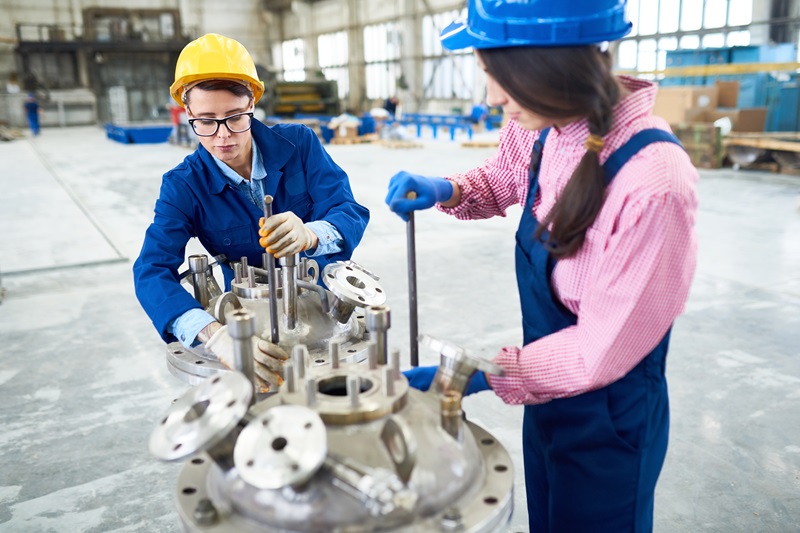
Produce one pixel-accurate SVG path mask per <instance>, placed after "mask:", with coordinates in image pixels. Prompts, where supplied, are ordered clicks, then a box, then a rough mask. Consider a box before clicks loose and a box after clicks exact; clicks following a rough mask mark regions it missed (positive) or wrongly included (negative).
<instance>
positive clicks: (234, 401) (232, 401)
mask: <svg viewBox="0 0 800 533" xmlns="http://www.w3.org/2000/svg"><path fill="white" fill-rule="evenodd" d="M234 405H236V400H231V401H229V402H228V405H227V406H226V407H227V408H228V409H230V408H231V407H233V406H234Z"/></svg>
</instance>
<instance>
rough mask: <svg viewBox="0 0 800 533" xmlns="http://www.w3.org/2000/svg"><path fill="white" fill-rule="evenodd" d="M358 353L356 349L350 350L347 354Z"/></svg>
mask: <svg viewBox="0 0 800 533" xmlns="http://www.w3.org/2000/svg"><path fill="white" fill-rule="evenodd" d="M356 351H357V350H356V349H355V348H350V349H349V350H347V353H356Z"/></svg>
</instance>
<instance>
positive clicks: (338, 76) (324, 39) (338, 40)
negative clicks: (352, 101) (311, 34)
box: [317, 31, 350, 99]
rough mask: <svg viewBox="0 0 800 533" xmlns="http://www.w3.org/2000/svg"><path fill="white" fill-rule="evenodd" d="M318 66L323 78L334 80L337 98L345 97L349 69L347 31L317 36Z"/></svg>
mask: <svg viewBox="0 0 800 533" xmlns="http://www.w3.org/2000/svg"><path fill="white" fill-rule="evenodd" d="M317 50H319V67H320V68H321V69H322V73H323V74H325V79H328V80H333V81H336V85H337V86H338V87H339V98H342V99H344V98H347V95H348V93H349V92H350V70H349V69H348V67H347V63H348V56H347V54H348V48H347V33H346V32H344V31H339V32H336V33H326V34H323V35H320V36H319V38H317Z"/></svg>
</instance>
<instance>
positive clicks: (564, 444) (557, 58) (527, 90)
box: [386, 0, 698, 532]
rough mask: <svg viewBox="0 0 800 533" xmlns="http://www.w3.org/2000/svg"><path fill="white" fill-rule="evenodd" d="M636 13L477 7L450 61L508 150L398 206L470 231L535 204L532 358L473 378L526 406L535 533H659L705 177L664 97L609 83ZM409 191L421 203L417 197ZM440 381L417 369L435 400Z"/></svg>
mask: <svg viewBox="0 0 800 533" xmlns="http://www.w3.org/2000/svg"><path fill="white" fill-rule="evenodd" d="M624 10H625V1H624V0H580V1H577V0H573V1H570V2H552V1H547V2H545V1H539V0H529V1H527V2H512V1H510V0H509V1H499V0H492V1H489V0H470V1H469V2H468V15H467V20H466V21H462V22H456V23H453V24H452V25H450V26H449V27H448V28H447V29H445V31H444V32H443V33H442V42H443V45H444V46H445V47H446V48H449V49H459V48H464V47H469V46H472V47H474V48H475V53H476V56H477V61H478V63H479V65H480V66H481V67H482V68H483V70H484V71H485V72H486V77H487V103H488V104H489V105H491V106H502V107H503V110H504V112H505V113H506V114H507V115H508V117H509V119H510V120H509V123H508V125H507V126H506V127H505V128H504V129H503V130H502V131H501V135H500V145H499V149H498V151H497V153H496V154H495V155H494V156H493V157H492V158H490V159H488V160H487V161H486V162H485V163H484V164H483V165H482V166H480V167H478V168H475V169H472V170H470V171H468V172H465V173H462V174H456V175H453V176H449V177H447V178H426V177H422V176H417V175H413V174H409V173H407V172H400V173H398V174H397V175H395V176H394V177H393V178H392V180H391V182H390V185H389V194H388V196H387V198H386V201H387V203H388V204H389V206H390V207H391V209H392V210H393V211H395V212H396V213H397V214H399V215H400V216H401V217H403V218H407V214H408V213H410V212H411V211H414V210H417V209H425V208H428V207H431V206H434V205H437V207H438V208H439V209H440V210H442V211H444V212H445V213H448V214H451V215H453V216H455V217H457V218H460V219H481V218H488V217H492V216H505V213H506V209H508V208H509V207H511V206H513V205H515V204H519V205H521V206H522V207H523V211H522V217H521V220H520V224H519V229H518V231H517V233H516V273H517V282H518V289H519V299H520V303H521V308H522V326H523V334H524V339H523V345H522V347H521V348H518V347H514V346H511V347H505V348H503V349H501V350H500V351H499V354H498V355H497V357H496V358H495V362H496V363H498V364H499V365H501V366H502V367H503V368H504V369H505V375H504V376H503V377H495V376H492V377H491V378H490V379H489V381H488V383H487V381H486V376H484V375H483V374H478V375H476V376H475V377H474V378H473V380H472V382H471V383H470V386H469V388H468V390H467V392H468V393H472V392H476V391H478V390H484V389H486V388H489V386H490V387H491V388H492V389H494V392H495V393H496V394H497V395H498V396H500V397H501V398H502V399H503V400H504V401H505V402H506V403H509V404H514V405H518V404H522V405H524V406H525V414H524V422H523V428H522V430H523V450H524V463H525V483H526V491H527V499H528V514H529V520H530V529H531V531H554V532H579V531H593V532H594V531H603V532H609V531H626V532H627V531H649V530H651V529H652V527H653V503H654V492H655V486H656V480H657V478H658V476H659V473H660V471H661V467H662V464H663V461H664V457H665V454H666V450H667V440H668V430H669V407H668V398H667V384H666V380H665V376H664V369H665V358H666V353H667V346H668V343H669V335H670V330H671V327H672V324H673V322H674V320H675V318H676V317H677V316H678V315H679V314H680V313H681V312H682V310H683V308H684V304H685V302H686V299H687V296H688V293H689V286H690V284H691V281H692V277H693V275H694V270H695V263H696V252H697V244H696V236H695V231H694V222H695V215H696V210H697V199H696V192H695V189H696V184H697V180H698V175H697V172H696V170H695V169H694V167H693V166H692V164H691V162H690V161H689V157H688V156H687V155H686V153H685V152H684V151H683V150H682V148H681V147H680V145H679V144H678V143H677V140H676V139H675V137H674V136H673V135H672V134H671V133H670V130H669V126H668V125H667V124H666V122H665V121H663V120H661V119H659V118H656V117H654V116H653V115H652V114H651V110H652V108H653V104H654V101H655V95H656V91H657V88H656V85H655V84H653V83H650V82H647V81H643V80H638V79H634V78H630V77H623V76H620V77H616V76H614V75H613V74H612V70H611V58H610V56H609V54H608V52H607V51H606V47H605V46H604V44H603V43H606V42H607V41H612V40H615V39H619V38H621V37H622V36H624V35H625V34H626V33H627V32H628V31H629V30H630V24H629V23H628V22H627V21H626V19H625V13H624ZM410 191H415V192H416V194H417V197H416V199H413V200H411V199H407V196H406V195H407V193H408V192H410ZM434 371H435V367H434V368H430V367H423V368H417V369H412V370H410V371H408V372H407V377H409V379H410V381H411V384H412V386H416V387H417V388H420V389H423V390H424V389H426V388H427V387H428V386H429V385H430V381H431V378H432V376H433V372H434Z"/></svg>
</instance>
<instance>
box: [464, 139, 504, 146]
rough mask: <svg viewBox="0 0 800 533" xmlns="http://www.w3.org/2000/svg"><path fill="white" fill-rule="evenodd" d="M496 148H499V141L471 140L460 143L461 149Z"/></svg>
mask: <svg viewBox="0 0 800 533" xmlns="http://www.w3.org/2000/svg"><path fill="white" fill-rule="evenodd" d="M498 146H500V141H490V140H484V141H476V140H472V141H463V142H462V143H461V147H462V148H497V147H498Z"/></svg>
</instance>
